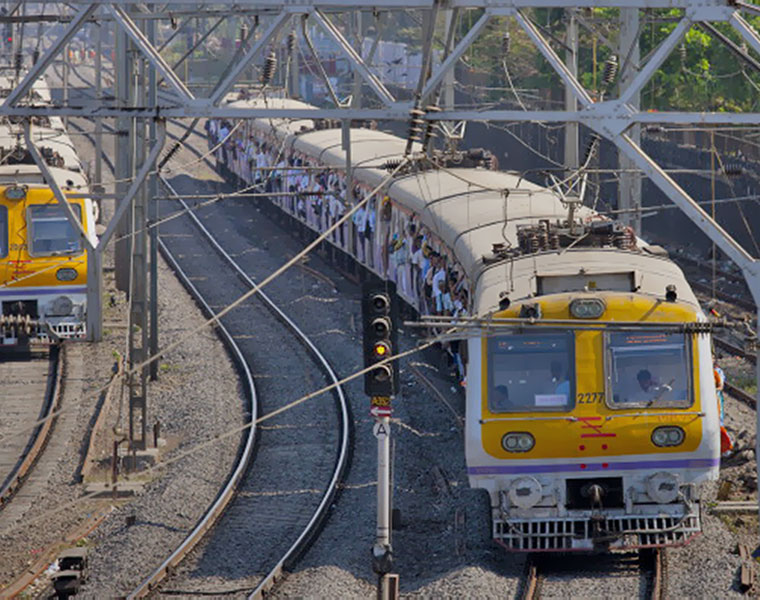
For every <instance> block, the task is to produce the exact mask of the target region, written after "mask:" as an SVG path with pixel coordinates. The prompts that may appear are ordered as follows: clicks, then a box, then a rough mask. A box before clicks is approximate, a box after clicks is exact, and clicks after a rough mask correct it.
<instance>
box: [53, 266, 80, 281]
mask: <svg viewBox="0 0 760 600" xmlns="http://www.w3.org/2000/svg"><path fill="white" fill-rule="evenodd" d="M55 278H56V279H57V280H58V281H74V280H75V279H76V278H77V270H76V269H69V268H65V269H58V270H57V271H56V272H55Z"/></svg>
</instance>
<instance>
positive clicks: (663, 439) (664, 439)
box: [652, 427, 686, 448]
mask: <svg viewBox="0 0 760 600" xmlns="http://www.w3.org/2000/svg"><path fill="white" fill-rule="evenodd" d="M685 438H686V434H685V433H684V431H683V429H681V428H680V427H658V428H657V429H655V430H654V431H653V432H652V443H653V444H654V445H655V446H659V447H660V448H664V447H668V446H680V445H681V444H683V441H684V439H685Z"/></svg>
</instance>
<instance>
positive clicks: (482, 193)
mask: <svg viewBox="0 0 760 600" xmlns="http://www.w3.org/2000/svg"><path fill="white" fill-rule="evenodd" d="M247 102H248V105H249V106H262V105H263V104H262V102H261V101H260V100H250V101H247ZM277 102H278V104H277V105H276V106H281V107H292V108H307V107H309V105H304V104H303V103H301V102H297V101H293V100H287V99H277ZM270 106H272V104H270ZM312 108H313V107H312ZM285 123H286V121H285V120H282V119H279V120H264V119H257V120H256V124H257V127H258V128H259V129H260V130H263V129H265V128H267V127H269V128H271V129H272V130H273V131H277V133H278V136H280V137H282V136H289V137H290V141H291V143H292V145H293V147H294V148H295V149H296V150H299V151H301V152H304V153H305V154H308V155H310V156H313V157H314V158H315V159H317V160H319V161H320V163H322V164H325V165H328V166H330V167H332V168H337V169H344V168H345V152H344V150H343V149H342V145H341V131H340V129H334V128H333V129H322V130H312V131H306V132H304V133H300V134H299V133H298V131H299V130H300V129H301V128H302V127H299V126H297V125H296V126H294V124H290V125H286V124H285ZM298 123H299V122H298V121H296V122H295V124H298ZM302 125H303V123H302ZM350 135H351V160H352V164H353V165H354V168H355V171H354V177H355V178H356V179H357V180H361V181H364V182H365V183H367V184H368V185H371V186H375V185H377V184H379V183H380V182H381V181H382V180H383V179H384V178H385V177H386V176H387V175H388V172H387V171H386V170H385V169H384V168H383V166H384V163H385V162H386V161H387V160H393V159H398V158H400V157H402V156H403V154H404V150H405V147H406V140H404V139H402V138H399V137H397V136H395V135H392V134H390V133H387V132H383V131H377V130H372V129H362V128H352V129H351V132H350ZM419 150H420V146H419V144H414V146H413V150H412V151H413V152H418V151H419ZM388 193H389V195H390V196H391V197H392V198H393V199H394V201H397V202H399V203H400V204H401V205H402V206H404V207H405V208H406V209H408V210H410V211H412V212H413V213H415V214H417V215H418V216H419V219H420V220H421V222H422V224H423V225H425V226H426V227H427V228H429V229H430V230H431V231H433V232H434V233H435V234H436V235H437V236H438V237H439V238H440V239H441V240H442V241H443V242H444V243H445V244H446V246H447V247H449V248H451V249H452V251H453V252H454V255H455V256H456V258H457V260H458V261H459V263H460V264H461V265H462V267H463V268H464V269H465V272H466V273H467V274H468V276H469V277H470V279H471V281H472V283H473V286H474V288H475V297H474V302H475V304H474V308H475V311H476V312H477V313H479V314H484V313H486V312H489V311H491V310H495V309H496V308H497V307H498V304H499V299H500V294H501V293H502V292H508V293H509V297H510V298H511V299H512V300H519V299H525V298H530V297H532V296H534V295H537V294H539V293H540V292H541V290H540V289H539V287H540V282H541V281H547V282H548V281H550V280H551V281H554V282H556V281H559V280H560V279H559V278H560V277H561V276H562V275H565V276H571V275H573V274H578V273H579V270H580V269H581V268H582V269H584V271H583V272H584V273H585V274H588V275H589V276H594V277H595V278H596V279H597V280H598V281H599V282H603V283H602V285H609V286H613V287H614V286H617V287H614V289H617V290H618V291H624V290H625V289H626V286H629V287H628V291H631V292H633V291H634V290H635V291H637V292H639V293H646V294H651V295H654V296H658V297H661V296H664V293H665V286H666V285H670V284H674V285H676V287H677V289H678V292H679V298H680V299H681V300H684V301H686V302H689V303H691V304H693V305H694V306H695V307H698V306H699V303H698V301H697V299H696V297H695V296H694V294H693V292H692V291H691V288H690V286H689V285H688V283H687V281H686V279H685V277H684V275H683V273H682V272H681V270H680V269H679V268H678V266H677V265H675V263H673V262H671V261H669V260H667V258H666V257H664V256H662V255H661V254H659V253H658V252H657V251H655V250H654V249H652V248H650V247H649V246H648V245H647V244H646V242H644V241H643V240H638V247H639V250H637V251H630V250H621V249H617V248H612V247H604V248H577V249H576V248H570V249H564V250H554V251H546V252H543V253H536V254H526V255H521V256H517V257H515V258H513V259H509V260H504V261H501V262H500V263H497V264H486V263H485V262H484V260H483V257H484V256H487V255H489V254H490V253H491V250H492V245H493V244H494V243H504V244H505V245H507V246H512V247H517V246H518V241H517V226H518V225H527V224H533V225H535V224H538V222H539V220H542V219H549V220H550V221H557V220H562V219H566V218H567V215H568V210H567V208H566V207H565V206H564V205H563V204H562V202H561V201H560V199H559V198H558V197H557V195H556V194H555V193H553V192H552V191H550V190H549V189H548V188H544V187H542V186H539V185H536V184H534V183H531V182H529V181H526V180H525V179H524V178H522V176H521V175H520V174H519V173H513V172H508V171H490V170H487V169H483V168H467V169H461V168H450V169H449V168H440V169H431V170H426V171H420V172H415V173H412V174H407V175H402V176H399V177H397V178H396V179H394V180H393V181H392V182H391V183H390V185H389V186H388ZM596 215H597V213H595V212H594V211H593V210H592V209H590V208H588V207H580V208H579V209H578V211H577V212H576V216H577V217H580V218H584V219H594V218H597V219H605V218H604V217H602V216H596ZM552 278H553V279H552ZM627 282H631V283H630V284H629V283H627ZM594 283H596V281H595V282H594ZM553 285H560V284H553ZM570 285H575V284H570Z"/></svg>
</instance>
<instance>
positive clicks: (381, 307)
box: [362, 282, 398, 600]
mask: <svg viewBox="0 0 760 600" xmlns="http://www.w3.org/2000/svg"><path fill="white" fill-rule="evenodd" d="M362 292H363V293H362V323H363V332H364V344H363V345H364V368H365V369H366V370H367V371H366V373H365V374H364V391H365V393H366V394H367V395H368V396H369V397H370V398H371V401H370V414H371V415H372V416H373V417H374V419H375V424H374V426H373V428H372V433H373V434H374V436H375V438H377V532H376V535H375V544H374V545H373V547H372V569H373V570H374V571H375V572H376V573H377V574H378V575H379V581H378V598H381V599H383V600H386V599H388V600H390V599H392V598H396V597H397V596H398V576H397V575H394V574H392V573H391V570H392V569H393V547H392V545H391V452H390V448H391V439H390V438H391V428H390V425H391V414H392V412H393V409H392V404H391V400H392V398H393V396H394V395H395V394H396V392H397V391H398V365H396V364H395V363H393V362H390V361H389V359H390V358H391V357H392V356H393V355H394V354H395V353H396V352H397V346H398V329H397V324H398V301H397V297H396V290H395V286H394V285H393V284H392V283H385V282H383V283H367V284H365V285H364V287H363V288H362Z"/></svg>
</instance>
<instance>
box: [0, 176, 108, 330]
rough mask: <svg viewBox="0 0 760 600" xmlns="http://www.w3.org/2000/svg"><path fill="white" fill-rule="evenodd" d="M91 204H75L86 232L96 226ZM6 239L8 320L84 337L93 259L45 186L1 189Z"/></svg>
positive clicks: (1, 263) (3, 279) (1, 288)
mask: <svg viewBox="0 0 760 600" xmlns="http://www.w3.org/2000/svg"><path fill="white" fill-rule="evenodd" d="M88 202H89V201H87V200H85V199H81V198H77V199H71V200H70V205H71V207H72V208H73V210H74V213H75V214H76V216H77V217H78V218H79V219H80V220H81V222H82V224H83V227H84V229H85V231H86V232H87V231H89V230H90V228H91V227H92V226H93V223H92V216H91V214H90V213H91V210H90V206H89V203H88ZM0 238H1V239H2V241H1V242H0V302H2V310H3V314H4V315H20V316H29V317H30V318H32V319H38V320H40V321H43V322H47V323H48V324H49V325H50V326H51V327H52V328H53V329H54V331H56V333H58V334H60V335H62V336H64V337H81V336H82V335H83V334H84V320H85V310H86V292H87V254H86V249H85V244H84V242H83V240H82V239H81V237H80V234H79V233H78V232H77V231H76V230H75V229H74V228H73V227H72V226H71V224H70V223H69V222H68V221H67V219H66V215H65V213H64V211H63V208H62V207H61V206H60V205H59V204H58V203H57V202H56V200H55V197H54V196H53V193H52V191H51V190H50V189H49V188H46V187H43V186H29V187H27V186H1V187H0Z"/></svg>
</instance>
